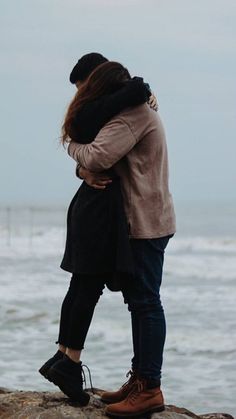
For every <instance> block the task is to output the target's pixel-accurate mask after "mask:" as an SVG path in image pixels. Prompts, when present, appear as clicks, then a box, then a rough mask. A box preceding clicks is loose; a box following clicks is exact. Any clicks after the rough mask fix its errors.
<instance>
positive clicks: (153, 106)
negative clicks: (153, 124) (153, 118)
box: [148, 93, 158, 112]
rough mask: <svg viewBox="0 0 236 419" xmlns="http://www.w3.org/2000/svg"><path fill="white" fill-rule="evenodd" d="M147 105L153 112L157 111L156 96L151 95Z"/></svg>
mask: <svg viewBox="0 0 236 419" xmlns="http://www.w3.org/2000/svg"><path fill="white" fill-rule="evenodd" d="M148 104H149V106H150V108H151V109H153V110H154V111H156V112H157V111H158V103H157V98H156V96H155V95H154V94H153V93H152V94H151V96H150V98H149V100H148Z"/></svg>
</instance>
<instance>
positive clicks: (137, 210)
mask: <svg viewBox="0 0 236 419" xmlns="http://www.w3.org/2000/svg"><path fill="white" fill-rule="evenodd" d="M68 154H69V155H70V156H71V157H72V158H73V159H74V160H75V161H77V162H79V163H80V164H81V165H82V166H83V167H85V168H86V169H89V170H91V171H94V172H100V171H104V170H106V169H109V168H111V167H113V168H114V170H115V171H116V173H117V174H118V175H119V176H120V178H121V186H122V193H123V198H124V207H125V213H126V216H127V221H128V225H129V233H130V238H135V239H150V238H159V237H163V236H167V235H171V234H174V233H175V229H176V226H175V212H174V206H173V200H172V196H171V194H170V191H169V169H168V153H167V144H166V137H165V132H164V128H163V124H162V121H161V118H160V116H159V114H158V113H156V112H154V111H153V110H151V109H150V108H149V106H148V105H147V104H144V105H140V106H137V107H133V108H127V109H125V110H124V111H122V112H121V113H119V114H118V115H116V116H115V117H113V118H112V119H111V120H110V121H109V122H108V123H107V124H106V125H105V126H104V127H103V128H102V129H101V130H100V131H99V133H98V135H97V137H96V138H95V139H94V141H93V142H92V143H89V144H78V143H76V142H73V141H71V142H70V144H69V147H68Z"/></svg>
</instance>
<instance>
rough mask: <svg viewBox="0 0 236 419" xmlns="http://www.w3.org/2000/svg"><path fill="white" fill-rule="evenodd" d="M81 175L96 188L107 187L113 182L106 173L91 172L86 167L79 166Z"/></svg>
mask: <svg viewBox="0 0 236 419" xmlns="http://www.w3.org/2000/svg"><path fill="white" fill-rule="evenodd" d="M79 176H80V178H81V179H84V181H85V182H86V183H87V184H88V185H89V186H92V188H94V189H105V188H106V186H107V185H109V184H110V183H111V182H112V179H111V178H110V177H109V176H108V175H106V174H105V173H102V172H101V173H97V172H91V171H90V170H88V169H85V168H84V167H80V168H79Z"/></svg>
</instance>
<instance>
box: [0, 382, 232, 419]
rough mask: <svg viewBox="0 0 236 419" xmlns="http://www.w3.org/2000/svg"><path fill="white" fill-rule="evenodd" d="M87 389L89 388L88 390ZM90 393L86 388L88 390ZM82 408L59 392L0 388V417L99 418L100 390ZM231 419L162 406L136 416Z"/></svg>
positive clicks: (181, 418) (150, 418)
mask: <svg viewBox="0 0 236 419" xmlns="http://www.w3.org/2000/svg"><path fill="white" fill-rule="evenodd" d="M88 391H89V390H88ZM89 392H90V391H89ZM94 393H95V394H92V393H91V392H90V394H91V400H90V402H89V404H88V406H86V407H82V408H81V407H79V406H77V405H76V404H72V403H71V402H70V401H69V399H68V398H67V397H66V396H64V394H63V393H61V392H56V393H53V392H37V391H10V390H7V389H4V388H0V418H2V419H8V418H14V419H63V418H67V419H70V418H71V419H73V418H76V419H100V418H104V419H105V418H106V419H107V416H106V415H105V414H104V407H105V405H104V403H102V402H101V401H100V399H99V396H100V394H101V390H99V389H94ZM147 418H148V419H190V418H194V419H234V418H233V417H232V416H231V415H228V414H226V413H207V414H204V415H196V414H195V413H193V412H190V411H189V410H187V409H184V408H182V407H176V406H172V405H166V410H165V411H164V412H162V413H153V414H152V415H151V416H150V415H146V416H143V417H142V418H141V417H139V419H147Z"/></svg>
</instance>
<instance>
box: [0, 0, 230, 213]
mask: <svg viewBox="0 0 236 419" xmlns="http://www.w3.org/2000/svg"><path fill="white" fill-rule="evenodd" d="M0 8H1V10H0V46H1V65H0V84H1V86H0V87H1V90H0V91H1V96H0V97H1V99H0V102H1V105H0V106H1V136H0V146H1V148H0V150H1V153H0V204H1V205H6V204H11V205H12V204H21V205H24V204H26V205H28V204H34V205H36V204H39V205H46V204H50V205H51V204H55V205H65V206H67V205H68V203H69V202H70V199H71V198H72V196H73V194H74V193H75V191H76V189H77V186H78V180H77V179H76V178H75V176H74V166H75V164H74V162H73V161H72V160H71V159H70V158H69V157H68V156H67V154H66V153H65V151H64V150H63V148H62V147H59V146H58V142H59V136H60V127H61V123H62V120H63V115H64V112H65V110H66V107H67V104H68V102H69V101H70V99H71V97H72V96H73V94H74V92H75V89H74V87H73V86H72V85H70V83H69V80H68V77H69V74H70V71H71V69H72V67H73V66H74V64H75V63H76V61H77V60H78V58H79V57H80V56H81V55H83V54H85V53H88V52H92V51H97V52H100V53H102V54H104V55H105V56H106V57H107V58H109V59H111V60H117V61H120V62H121V63H123V64H125V65H126V66H127V67H128V69H129V70H130V72H131V73H132V75H141V76H143V77H144V78H145V80H146V81H147V82H149V84H150V85H151V87H152V89H153V91H154V92H155V93H156V95H157V97H158V101H159V106H160V115H161V117H162V119H163V122H164V125H165V128H166V133H167V140H168V148H169V160H170V183H171V190H172V193H173V195H174V199H175V200H176V201H177V202H182V201H186V202H188V201H209V202H215V201H219V202H230V201H232V202H236V192H235V190H236V187H235V185H236V141H235V140H236V136H235V132H236V82H235V74H236V25H235V22H236V1H235V0H222V1H219V0H199V1H196V0H153V1H152V0H142V1H141V0H119V1H117V0H86V1H84V0H34V1H32V0H20V1H19V0H1V4H0Z"/></svg>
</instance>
